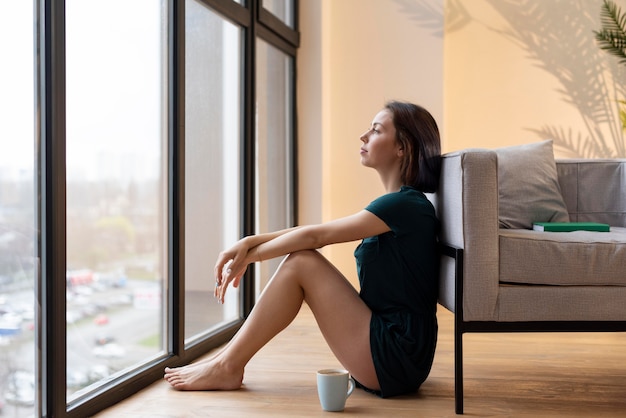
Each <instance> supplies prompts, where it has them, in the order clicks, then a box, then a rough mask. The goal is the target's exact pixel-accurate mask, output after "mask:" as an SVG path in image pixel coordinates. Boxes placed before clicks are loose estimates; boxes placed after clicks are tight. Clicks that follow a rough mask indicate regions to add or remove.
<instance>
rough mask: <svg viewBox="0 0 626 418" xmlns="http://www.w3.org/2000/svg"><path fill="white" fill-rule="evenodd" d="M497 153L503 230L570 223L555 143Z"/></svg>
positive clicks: (548, 141) (519, 147)
mask: <svg viewBox="0 0 626 418" xmlns="http://www.w3.org/2000/svg"><path fill="white" fill-rule="evenodd" d="M495 152H496V154H497V156H498V195H499V216H500V227H501V228H518V229H519V228H526V229H532V226H533V222H569V215H568V213H567V208H566V206H565V203H564V201H563V197H562V195H561V187H560V186H559V180H558V175H557V172H556V163H555V162H554V150H553V148H552V141H551V140H547V141H542V142H536V143H532V144H526V145H517V146H512V147H505V148H497V149H495Z"/></svg>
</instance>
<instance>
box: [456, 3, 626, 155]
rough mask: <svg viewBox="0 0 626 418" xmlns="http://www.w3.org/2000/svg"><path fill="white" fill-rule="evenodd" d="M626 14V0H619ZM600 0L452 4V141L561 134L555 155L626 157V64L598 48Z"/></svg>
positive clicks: (476, 143)
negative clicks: (623, 117) (624, 105)
mask: <svg viewBox="0 0 626 418" xmlns="http://www.w3.org/2000/svg"><path fill="white" fill-rule="evenodd" d="M614 1H615V3H616V4H618V5H619V6H620V7H621V8H622V11H623V12H626V0H614ZM601 5H602V1H601V0H526V1H524V2H522V1H519V2H503V1H501V0H473V1H464V2H460V1H452V0H448V1H447V3H446V16H447V22H446V34H445V54H444V62H445V65H444V66H445V70H446V77H445V80H444V85H445V97H444V104H445V106H444V108H445V118H446V131H447V134H448V136H447V139H448V146H449V148H450V149H462V148H465V147H468V146H472V147H498V146H502V145H513V144H522V143H529V142H535V141H539V140H541V139H553V140H554V143H555V154H556V155H557V157H591V158H598V157H614V156H621V157H626V153H625V151H624V145H625V139H626V138H625V136H624V132H623V131H622V129H621V126H620V122H619V112H618V109H619V107H618V105H617V103H616V99H618V98H621V99H622V100H624V98H625V96H626V90H625V89H624V86H625V85H626V71H624V70H626V66H624V65H622V66H619V65H618V60H617V58H615V57H613V56H611V55H609V54H608V53H607V52H605V51H602V50H600V49H599V48H598V45H597V43H596V41H595V38H594V34H593V31H594V30H599V29H600V28H601V25H600V13H601Z"/></svg>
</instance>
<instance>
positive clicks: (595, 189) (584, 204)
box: [556, 159, 626, 227]
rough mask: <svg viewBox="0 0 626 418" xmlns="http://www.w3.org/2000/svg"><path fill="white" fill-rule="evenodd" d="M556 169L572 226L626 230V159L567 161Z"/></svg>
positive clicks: (558, 163) (558, 161) (560, 163)
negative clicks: (599, 224)
mask: <svg viewBox="0 0 626 418" xmlns="http://www.w3.org/2000/svg"><path fill="white" fill-rule="evenodd" d="M556 167H557V173H558V175H559V185H560V187H561V193H562V195H563V200H564V201H565V205H566V206H567V210H568V212H569V216H570V221H571V222H602V223H608V224H609V225H612V226H622V227H626V159H611V160H600V159H567V160H565V159H564V160H557V162H556Z"/></svg>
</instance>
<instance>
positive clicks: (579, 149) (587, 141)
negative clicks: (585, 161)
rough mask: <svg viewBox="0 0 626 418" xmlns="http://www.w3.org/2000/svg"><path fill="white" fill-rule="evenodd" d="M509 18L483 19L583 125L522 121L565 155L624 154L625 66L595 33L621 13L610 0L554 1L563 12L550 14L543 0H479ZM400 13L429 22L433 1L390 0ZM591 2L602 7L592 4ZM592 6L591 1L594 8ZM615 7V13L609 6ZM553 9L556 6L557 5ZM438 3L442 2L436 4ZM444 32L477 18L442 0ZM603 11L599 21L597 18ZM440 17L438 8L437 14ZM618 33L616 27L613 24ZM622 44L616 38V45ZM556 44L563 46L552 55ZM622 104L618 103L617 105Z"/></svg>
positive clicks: (618, 20) (453, 0)
mask: <svg viewBox="0 0 626 418" xmlns="http://www.w3.org/2000/svg"><path fill="white" fill-rule="evenodd" d="M484 1H485V2H486V3H487V4H489V5H490V6H491V7H492V8H493V9H494V10H496V11H497V12H498V13H499V14H500V15H501V16H502V18H503V19H505V20H506V21H507V23H508V28H507V29H505V30H502V29H497V28H494V27H492V26H490V25H488V24H484V23H483V25H484V26H486V27H487V28H488V29H489V30H491V31H493V32H494V33H497V34H499V35H501V36H504V37H505V38H507V39H509V40H510V41H511V42H512V43H513V44H514V45H516V46H517V47H520V48H522V49H523V50H524V51H525V52H526V53H527V55H528V57H529V59H531V60H532V61H534V63H535V65H537V66H538V67H539V68H541V69H543V70H545V71H547V72H548V73H550V74H552V75H553V76H554V77H555V78H556V79H557V80H558V81H559V83H560V85H561V87H562V88H560V89H559V90H558V92H559V93H560V94H561V95H562V97H563V101H564V102H566V103H568V104H570V105H571V106H574V107H575V108H576V110H577V111H578V113H579V115H580V117H581V119H582V120H583V121H584V124H585V126H586V127H587V131H586V132H579V133H576V132H573V131H572V129H571V128H563V127H558V126H552V125H544V126H542V127H541V128H527V129H528V130H529V131H531V132H534V133H536V134H537V135H538V136H539V137H541V138H542V139H544V138H546V139H547V138H551V139H553V140H554V145H555V147H557V148H558V149H560V150H561V151H563V152H564V153H565V154H566V155H567V156H570V157H584V158H618V157H626V127H625V126H624V124H626V120H625V119H626V116H625V115H624V112H625V110H626V103H624V100H625V98H626V71H625V67H626V66H624V65H621V64H623V62H622V61H621V60H618V59H617V58H615V57H612V56H609V55H608V54H607V53H606V52H605V51H604V50H603V49H602V48H603V45H602V44H601V43H599V42H600V41H597V40H596V33H598V32H602V31H603V30H604V29H605V28H606V26H607V24H609V26H611V27H612V28H613V29H615V26H617V27H618V28H619V27H620V24H621V29H622V35H623V29H624V24H626V18H624V17H623V15H621V13H620V11H619V9H618V8H617V7H616V6H615V4H614V3H613V2H612V1H609V0H605V1H604V3H603V4H602V3H592V2H589V1H588V0H553V1H551V2H550V3H549V4H550V5H551V6H555V5H556V6H557V8H558V10H561V11H562V13H560V14H556V13H548V11H547V10H546V5H547V4H548V3H546V1H545V0H484ZM396 2H397V3H399V4H400V5H401V12H403V13H404V14H407V15H409V16H410V18H411V19H412V20H414V21H416V22H417V24H419V25H420V26H421V27H425V28H429V27H432V24H433V22H435V21H436V18H437V17H436V13H437V11H438V9H437V8H435V7H434V6H432V3H433V2H432V1H428V0H413V1H411V0H396ZM596 5H598V6H601V7H602V9H600V8H598V9H597V10H593V8H595V7H596ZM592 6H593V8H592ZM607 7H613V8H614V9H613V13H612V14H611V13H610V12H607V10H606V9H607ZM555 9H556V8H555ZM439 10H440V9H439ZM440 13H445V24H446V32H447V33H450V32H454V31H459V30H462V29H463V28H464V27H465V26H466V25H468V24H470V23H471V22H473V21H475V19H474V18H473V17H472V16H471V14H470V13H469V12H468V10H467V8H466V7H465V5H464V3H463V2H462V1H461V0H447V1H445V11H444V12H440ZM600 15H602V19H601V21H602V26H603V27H602V28H599V29H600V30H599V31H594V30H593V29H596V28H597V26H598V23H597V22H598V17H599V16H600ZM439 19H440V20H439V21H441V19H443V15H442V16H440V17H439ZM618 32H619V31H618ZM620 45H621V46H622V53H623V46H624V44H623V43H622V44H617V48H619V46H620ZM555 51H561V52H563V51H564V52H565V53H558V54H555ZM620 106H621V108H620Z"/></svg>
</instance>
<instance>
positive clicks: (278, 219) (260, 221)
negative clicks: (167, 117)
mask: <svg viewBox="0 0 626 418" xmlns="http://www.w3.org/2000/svg"><path fill="white" fill-rule="evenodd" d="M292 85H293V58H292V57H290V56H289V55H287V54H285V53H284V52H282V51H280V50H279V49H277V48H275V47H273V46H271V45H270V44H268V43H267V42H265V41H263V40H258V41H257V80H256V86H257V87H256V88H257V92H256V93H257V121H256V124H257V137H256V152H257V155H256V169H257V172H256V179H257V184H256V190H257V192H256V197H257V202H256V215H257V219H256V225H257V232H269V231H275V230H279V229H284V228H287V227H290V226H292V224H293V207H292V202H293V184H292V180H293V176H292V171H291V167H292V145H291V144H292V143H293V120H292V114H293V102H292V97H293V91H292ZM279 262H280V260H271V261H268V262H265V263H262V265H261V271H260V274H259V275H257V277H259V280H257V284H258V285H259V287H258V288H257V294H258V292H259V291H260V289H261V288H262V287H263V286H264V285H265V284H266V283H267V280H268V279H269V277H270V276H271V273H272V272H273V271H274V270H275V269H276V267H277V266H278V263H279Z"/></svg>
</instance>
